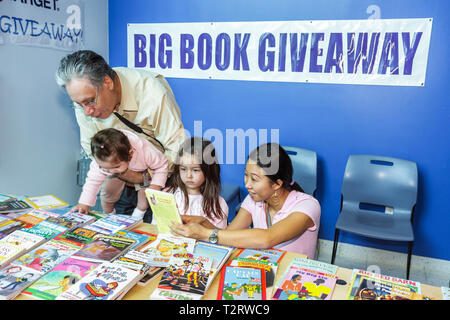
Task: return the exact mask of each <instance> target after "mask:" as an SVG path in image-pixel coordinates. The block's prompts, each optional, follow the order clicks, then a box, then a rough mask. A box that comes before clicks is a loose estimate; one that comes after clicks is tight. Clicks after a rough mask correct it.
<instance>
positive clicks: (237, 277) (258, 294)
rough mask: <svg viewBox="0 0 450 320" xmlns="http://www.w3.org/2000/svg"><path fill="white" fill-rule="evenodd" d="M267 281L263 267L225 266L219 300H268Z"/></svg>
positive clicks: (218, 295)
mask: <svg viewBox="0 0 450 320" xmlns="http://www.w3.org/2000/svg"><path fill="white" fill-rule="evenodd" d="M265 283H266V280H265V278H264V271H263V270H262V269H253V268H242V267H232V266H225V267H223V269H222V273H221V277H220V282H219V290H218V294H217V300H266V288H265Z"/></svg>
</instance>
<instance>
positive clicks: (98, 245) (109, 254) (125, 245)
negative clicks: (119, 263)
mask: <svg viewBox="0 0 450 320" xmlns="http://www.w3.org/2000/svg"><path fill="white" fill-rule="evenodd" d="M134 243H135V240H132V239H128V238H123V237H119V236H108V235H98V236H96V237H95V239H94V240H93V241H91V242H90V243H88V244H87V245H86V246H85V247H84V248H83V249H81V250H80V251H78V252H77V253H75V254H74V255H73V257H76V258H77V259H83V260H89V261H98V262H104V261H112V260H113V259H114V258H116V257H118V256H119V255H121V254H123V253H125V252H126V251H127V250H129V248H130V247H131V246H132V245H133V244H134Z"/></svg>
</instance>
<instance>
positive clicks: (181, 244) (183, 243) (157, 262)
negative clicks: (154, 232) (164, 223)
mask: <svg viewBox="0 0 450 320" xmlns="http://www.w3.org/2000/svg"><path fill="white" fill-rule="evenodd" d="M195 242H196V240H195V239H192V238H184V237H179V236H174V235H171V234H165V233H159V234H158V236H157V238H156V240H154V241H153V242H150V243H147V244H146V245H143V246H141V247H140V248H139V251H140V252H144V253H147V254H148V255H150V261H149V262H148V263H149V265H151V266H153V267H163V268H165V267H167V265H168V263H169V259H170V257H171V256H172V255H174V254H176V253H193V252H194V247H195Z"/></svg>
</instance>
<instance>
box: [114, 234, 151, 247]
mask: <svg viewBox="0 0 450 320" xmlns="http://www.w3.org/2000/svg"><path fill="white" fill-rule="evenodd" d="M113 235H117V236H121V237H125V238H129V239H133V240H135V241H136V242H135V243H134V244H133V246H132V247H131V248H130V250H134V249H136V248H137V247H140V246H142V245H144V244H146V243H147V242H148V241H149V240H150V236H149V235H146V234H142V233H137V232H133V231H129V230H119V231H117V232H116V233H114V234H113ZM155 239H156V236H155Z"/></svg>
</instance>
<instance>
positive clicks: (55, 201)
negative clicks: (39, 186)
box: [25, 194, 69, 210]
mask: <svg viewBox="0 0 450 320" xmlns="http://www.w3.org/2000/svg"><path fill="white" fill-rule="evenodd" d="M25 201H26V202H28V203H29V204H30V205H31V206H32V207H34V208H36V209H42V210H45V209H52V208H58V207H66V206H68V205H69V204H68V203H66V202H64V201H62V200H61V199H59V198H57V197H55V196H54V195H52V194H47V195H44V196H35V197H28V198H25Z"/></svg>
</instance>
